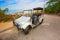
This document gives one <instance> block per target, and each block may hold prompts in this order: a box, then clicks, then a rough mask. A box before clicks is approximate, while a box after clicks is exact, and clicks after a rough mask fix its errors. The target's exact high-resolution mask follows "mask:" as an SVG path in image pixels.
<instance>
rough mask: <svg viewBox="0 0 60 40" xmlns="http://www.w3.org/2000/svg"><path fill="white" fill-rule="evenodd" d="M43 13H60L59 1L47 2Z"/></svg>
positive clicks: (51, 0) (50, 0)
mask: <svg viewBox="0 0 60 40" xmlns="http://www.w3.org/2000/svg"><path fill="white" fill-rule="evenodd" d="M47 4H48V6H47V7H46V9H45V12H51V13H57V12H60V0H49V1H48V2H47Z"/></svg>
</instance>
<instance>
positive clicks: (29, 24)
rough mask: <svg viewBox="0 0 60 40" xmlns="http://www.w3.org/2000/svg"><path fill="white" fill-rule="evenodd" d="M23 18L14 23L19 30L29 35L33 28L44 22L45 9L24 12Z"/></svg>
mask: <svg viewBox="0 0 60 40" xmlns="http://www.w3.org/2000/svg"><path fill="white" fill-rule="evenodd" d="M24 14H25V15H23V16H21V17H20V18H18V19H16V20H14V21H13V24H14V25H15V26H16V27H17V29H18V30H20V29H22V30H23V31H24V33H25V34H28V33H29V31H30V30H31V28H34V27H36V25H38V24H41V23H42V22H43V20H44V13H43V8H34V9H33V10H24Z"/></svg>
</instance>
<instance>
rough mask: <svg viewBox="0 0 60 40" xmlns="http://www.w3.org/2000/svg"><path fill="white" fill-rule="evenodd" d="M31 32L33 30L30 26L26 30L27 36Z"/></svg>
mask: <svg viewBox="0 0 60 40" xmlns="http://www.w3.org/2000/svg"><path fill="white" fill-rule="evenodd" d="M30 30H31V26H30V25H29V26H28V27H27V28H26V29H25V30H24V33H25V34H28V33H29V31H30Z"/></svg>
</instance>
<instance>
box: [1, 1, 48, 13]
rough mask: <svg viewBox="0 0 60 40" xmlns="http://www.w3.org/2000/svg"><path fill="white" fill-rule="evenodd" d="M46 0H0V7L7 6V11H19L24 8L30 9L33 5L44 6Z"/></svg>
mask: <svg viewBox="0 0 60 40" xmlns="http://www.w3.org/2000/svg"><path fill="white" fill-rule="evenodd" d="M47 1H48V0H0V8H1V9H5V8H8V9H9V12H8V13H14V12H19V11H21V9H22V10H24V9H32V8H35V7H44V4H46V2H47Z"/></svg>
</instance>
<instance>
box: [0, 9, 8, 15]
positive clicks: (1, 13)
mask: <svg viewBox="0 0 60 40" xmlns="http://www.w3.org/2000/svg"><path fill="white" fill-rule="evenodd" d="M6 11H8V8H5V9H4V10H2V9H0V16H4V15H5V12H6Z"/></svg>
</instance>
